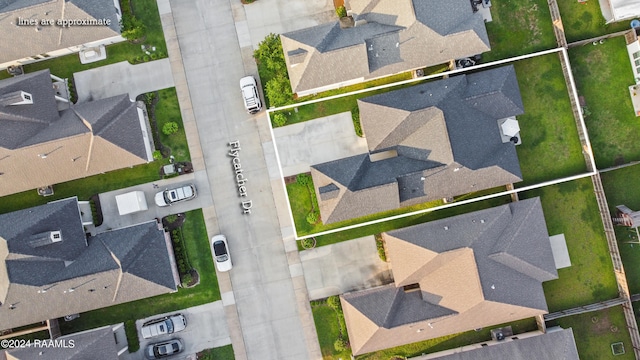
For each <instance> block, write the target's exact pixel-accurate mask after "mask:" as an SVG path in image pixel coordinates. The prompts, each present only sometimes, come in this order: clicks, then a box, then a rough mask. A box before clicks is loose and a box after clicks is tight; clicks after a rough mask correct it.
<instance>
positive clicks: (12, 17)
mask: <svg viewBox="0 0 640 360" xmlns="http://www.w3.org/2000/svg"><path fill="white" fill-rule="evenodd" d="M120 19H121V11H120V4H119V2H118V1H102V2H96V1H87V0H73V1H63V0H55V1H47V0H35V1H32V0H17V1H3V2H2V3H0V28H2V33H3V35H4V37H3V41H0V69H3V68H6V67H7V66H10V65H19V64H27V63H30V62H34V61H38V60H42V59H47V58H49V57H55V56H62V55H67V54H71V53H74V52H78V51H81V50H82V49H85V48H91V47H92V46H98V45H106V44H113V43H116V42H120V41H124V38H123V37H122V36H120ZM62 20H67V21H73V20H92V21H95V22H96V24H97V23H98V21H99V24H100V25H97V26H91V28H90V29H91V30H90V31H87V28H86V27H85V26H72V25H70V24H65V25H64V26H63V25H62V23H58V22H60V21H62Z"/></svg>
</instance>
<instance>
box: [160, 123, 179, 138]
mask: <svg viewBox="0 0 640 360" xmlns="http://www.w3.org/2000/svg"><path fill="white" fill-rule="evenodd" d="M176 132H178V123H177V122H175V121H169V122H167V123H165V124H164V125H162V133H163V134H165V135H167V136H169V135H173V134H175V133H176Z"/></svg>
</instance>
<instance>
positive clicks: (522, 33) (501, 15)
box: [482, 0, 557, 62]
mask: <svg viewBox="0 0 640 360" xmlns="http://www.w3.org/2000/svg"><path fill="white" fill-rule="evenodd" d="M491 16H492V17H493V21H492V22H489V23H487V33H488V34H489V41H490V43H491V51H489V52H487V53H485V54H483V55H482V56H483V62H489V61H494V60H499V59H506V58H509V57H513V56H517V55H523V54H530V53H533V52H536V51H541V50H546V49H551V48H554V47H556V46H557V45H556V38H555V35H554V34H553V27H552V26H553V25H552V24H551V15H550V13H549V6H548V5H547V2H546V1H545V0H500V1H494V2H492V7H491Z"/></svg>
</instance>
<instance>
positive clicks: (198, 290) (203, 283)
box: [60, 210, 221, 334]
mask: <svg viewBox="0 0 640 360" xmlns="http://www.w3.org/2000/svg"><path fill="white" fill-rule="evenodd" d="M185 216H186V220H185V222H184V224H183V234H184V240H185V243H186V246H187V253H188V255H189V261H190V262H191V265H192V266H193V267H194V268H195V269H197V270H198V273H199V274H200V284H199V285H197V286H195V287H193V288H190V289H183V288H179V289H178V292H176V293H172V294H165V295H159V296H155V297H152V298H147V299H142V300H138V301H133V302H129V303H125V304H120V305H115V306H111V307H107V308H103V309H98V310H94V311H89V312H86V313H82V314H80V317H79V318H78V319H75V320H73V321H70V322H65V321H61V322H60V328H61V330H62V332H63V333H64V334H69V333H74V332H78V331H83V330H87V329H93V328H96V327H100V326H104V325H109V324H117V323H120V322H125V321H127V320H136V319H141V318H144V317H148V316H152V315H154V314H160V313H165V312H170V311H175V310H180V309H185V308H188V307H192V306H197V305H202V304H206V303H210V302H213V301H217V300H220V299H221V298H220V291H219V289H218V279H217V278H216V272H215V270H214V268H213V260H212V258H211V251H210V250H209V239H208V237H207V229H206V228H205V223H204V217H203V216H202V210H193V211H190V212H187V213H186V214H185Z"/></svg>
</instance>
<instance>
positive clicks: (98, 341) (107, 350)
mask: <svg viewBox="0 0 640 360" xmlns="http://www.w3.org/2000/svg"><path fill="white" fill-rule="evenodd" d="M56 340H57V341H65V343H66V344H70V341H71V340H72V341H73V343H74V346H73V347H71V346H55V347H54V346H51V347H46V348H45V347H35V346H32V347H24V348H17V349H13V350H9V351H8V353H9V354H11V356H12V358H15V359H17V360H30V359H39V360H60V359H65V360H88V359H91V360H117V359H118V350H120V349H119V348H118V346H117V344H116V341H115V339H114V334H113V330H112V329H111V326H105V327H101V328H98V329H94V330H88V331H83V332H80V333H75V334H69V335H65V336H61V337H59V338H57V339H56Z"/></svg>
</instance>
